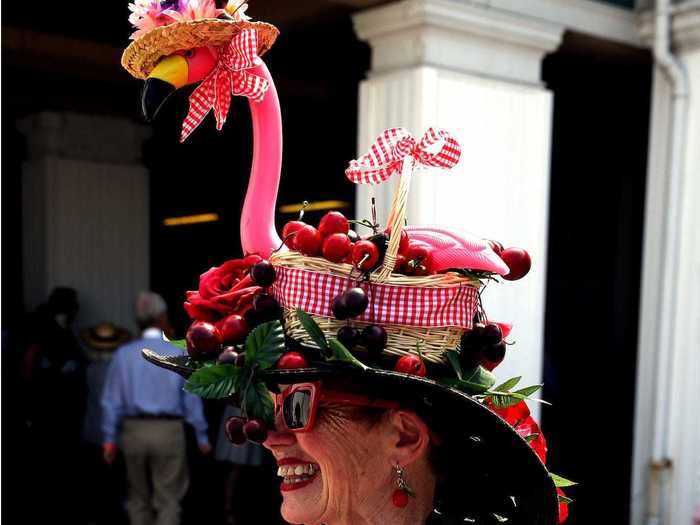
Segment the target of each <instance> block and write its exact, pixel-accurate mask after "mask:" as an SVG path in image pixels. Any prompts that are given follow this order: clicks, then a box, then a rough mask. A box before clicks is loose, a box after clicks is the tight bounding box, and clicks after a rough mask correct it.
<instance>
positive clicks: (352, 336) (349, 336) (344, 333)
mask: <svg viewBox="0 0 700 525" xmlns="http://www.w3.org/2000/svg"><path fill="white" fill-rule="evenodd" d="M360 336H361V334H360V331H359V330H358V329H357V328H355V327H352V326H341V327H340V329H339V330H338V341H340V342H341V343H343V344H344V345H345V346H346V347H347V348H350V349H352V348H353V347H355V346H356V345H358V344H359V343H360Z"/></svg>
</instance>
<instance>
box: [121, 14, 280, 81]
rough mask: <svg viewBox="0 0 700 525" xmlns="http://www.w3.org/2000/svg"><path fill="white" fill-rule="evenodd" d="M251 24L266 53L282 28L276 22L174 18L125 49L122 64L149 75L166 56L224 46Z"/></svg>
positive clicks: (140, 75)
mask: <svg viewBox="0 0 700 525" xmlns="http://www.w3.org/2000/svg"><path fill="white" fill-rule="evenodd" d="M223 16H226V15H223ZM251 28H252V29H255V30H256V31H257V34H258V35H257V36H258V55H259V56H262V55H263V54H264V53H265V52H266V51H268V50H269V49H270V48H271V47H272V44H274V42H275V40H276V39H277V36H278V35H279V30H278V29H277V28H276V27H275V26H273V25H272V24H267V23H265V22H250V21H247V20H235V19H233V18H203V19H199V20H187V21H180V22H175V21H174V22H173V23H171V24H167V25H162V26H159V27H156V28H154V29H152V30H150V31H148V32H147V33H146V34H144V35H142V36H140V37H139V38H137V39H136V40H134V41H133V42H132V43H131V44H129V47H127V48H126V49H125V50H124V53H123V54H122V66H123V67H124V69H126V70H127V71H128V72H129V73H131V75H133V76H134V77H136V78H139V79H145V78H147V77H148V75H149V74H150V72H151V71H152V70H153V68H154V67H155V65H156V64H157V63H158V61H159V60H160V59H161V58H163V57H165V56H168V55H171V54H172V53H175V52H176V51H182V50H185V49H193V48H197V47H205V46H214V47H216V46H221V45H223V44H226V43H227V42H229V41H230V40H231V38H232V37H233V36H234V35H235V34H236V33H238V32H239V31H242V30H244V29H251Z"/></svg>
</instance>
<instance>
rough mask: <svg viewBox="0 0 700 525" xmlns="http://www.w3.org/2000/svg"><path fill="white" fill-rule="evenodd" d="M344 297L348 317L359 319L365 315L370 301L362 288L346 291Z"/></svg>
mask: <svg viewBox="0 0 700 525" xmlns="http://www.w3.org/2000/svg"><path fill="white" fill-rule="evenodd" d="M344 295H345V308H346V309H347V312H348V317H357V316H358V315H362V314H363V313H365V310H367V306H369V299H368V298H367V294H366V293H365V291H364V290H363V289H362V288H350V289H349V290H345V292H344Z"/></svg>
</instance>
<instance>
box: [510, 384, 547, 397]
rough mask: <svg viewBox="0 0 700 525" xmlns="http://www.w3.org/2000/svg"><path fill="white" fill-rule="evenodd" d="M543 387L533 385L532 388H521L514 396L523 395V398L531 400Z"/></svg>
mask: <svg viewBox="0 0 700 525" xmlns="http://www.w3.org/2000/svg"><path fill="white" fill-rule="evenodd" d="M543 386H544V385H532V386H528V387H525V388H521V389H520V390H516V391H515V392H513V393H514V394H520V395H523V396H525V397H527V398H529V397H530V396H531V395H532V394H534V393H535V392H537V391H538V390H539V389H540V388H542V387H543Z"/></svg>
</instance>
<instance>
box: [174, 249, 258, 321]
mask: <svg viewBox="0 0 700 525" xmlns="http://www.w3.org/2000/svg"><path fill="white" fill-rule="evenodd" d="M261 260H262V259H261V258H260V257H259V256H257V255H249V256H247V257H245V258H243V259H231V260H230V261H226V262H225V263H224V264H222V265H221V266H214V267H212V268H210V269H209V270H207V271H206V272H204V273H203V274H202V275H201V276H200V278H199V289H198V290H192V291H189V292H187V294H186V297H187V300H186V301H185V304H184V307H185V311H186V312H187V314H188V315H189V316H190V318H192V319H193V320H196V321H208V322H210V323H213V322H217V321H220V320H221V319H223V318H224V317H226V316H228V315H231V314H232V313H239V314H242V313H244V312H245V310H247V309H248V308H249V307H250V303H251V302H252V301H253V297H255V295H256V294H258V293H259V292H260V291H261V290H262V288H260V287H259V286H254V285H253V281H252V280H251V278H250V276H249V275H248V272H249V271H250V267H251V266H252V265H254V264H255V263H257V262H260V261H261Z"/></svg>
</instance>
